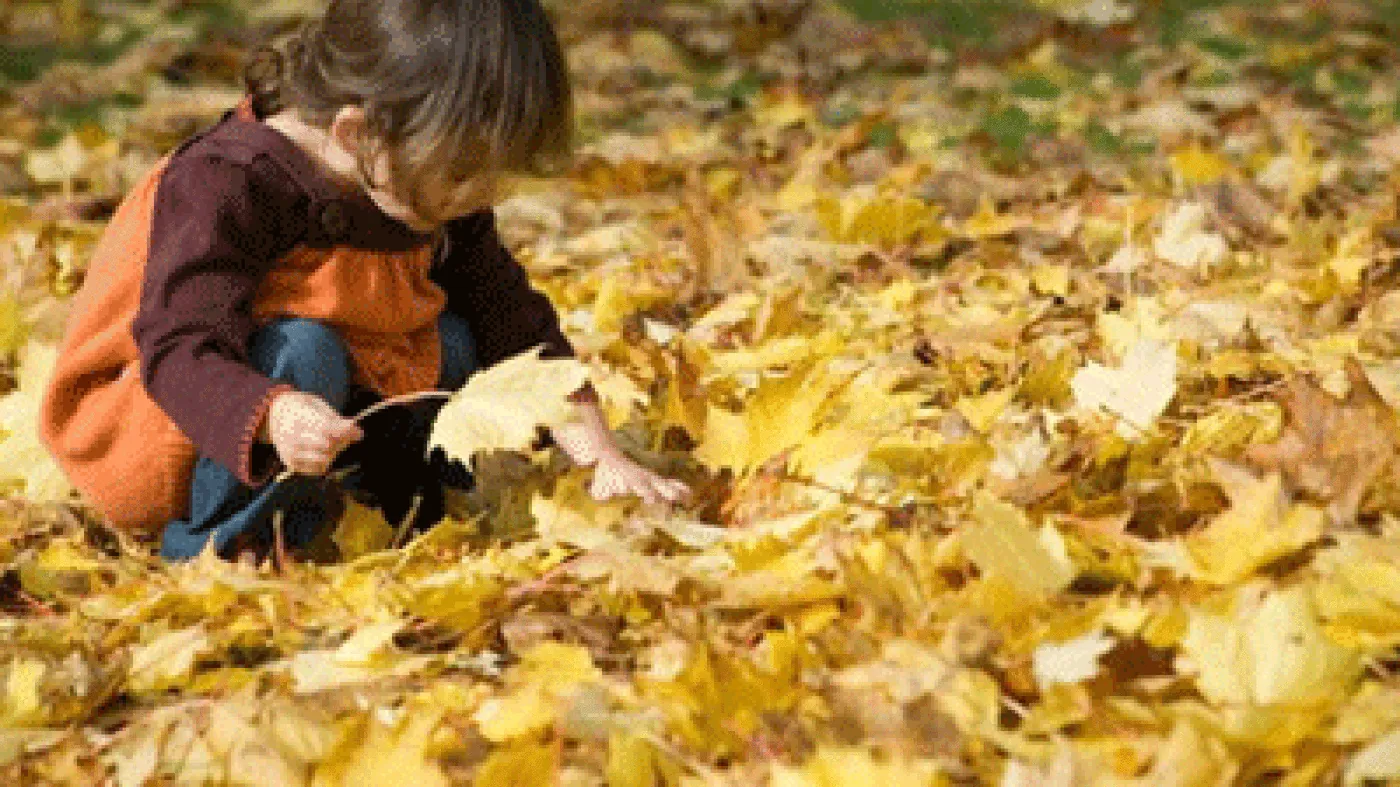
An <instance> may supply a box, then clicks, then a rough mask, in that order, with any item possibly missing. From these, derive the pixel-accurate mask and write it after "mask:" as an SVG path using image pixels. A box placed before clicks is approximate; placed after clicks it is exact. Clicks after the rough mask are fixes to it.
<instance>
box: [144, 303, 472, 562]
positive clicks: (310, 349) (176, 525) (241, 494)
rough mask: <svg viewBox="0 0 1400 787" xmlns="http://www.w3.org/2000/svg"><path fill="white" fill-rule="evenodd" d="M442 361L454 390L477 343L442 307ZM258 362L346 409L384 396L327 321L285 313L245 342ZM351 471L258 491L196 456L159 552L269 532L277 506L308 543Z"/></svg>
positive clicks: (288, 531)
mask: <svg viewBox="0 0 1400 787" xmlns="http://www.w3.org/2000/svg"><path fill="white" fill-rule="evenodd" d="M438 329H439V331H438V333H439V335H440V336H441V338H442V363H441V372H440V374H439V379H438V384H437V387H438V389H440V390H449V391H451V390H456V389H458V388H460V387H462V384H463V383H465V382H466V379H467V376H468V375H470V374H471V373H472V372H473V371H474V370H475V369H476V352H475V343H474V342H473V340H472V334H471V330H470V328H468V327H467V323H466V321H465V320H463V319H462V318H461V317H458V316H457V315H454V314H449V313H447V312H443V313H442V315H441V317H439V318H438ZM248 360H249V362H250V363H251V364H252V366H253V368H255V369H257V370H258V371H260V372H262V373H263V374H266V375H267V376H268V377H270V378H272V379H274V380H280V381H284V382H288V383H291V384H292V385H294V386H296V388H297V389H298V390H301V391H305V392H307V393H313V394H316V395H318V396H321V397H322V398H324V399H325V400H326V401H327V402H329V403H330V404H331V406H333V407H335V408H336V410H337V411H338V412H340V413H341V414H342V415H350V414H351V413H352V412H359V411H360V410H362V409H363V408H364V407H365V406H366V405H367V404H369V403H371V402H373V401H375V400H377V399H378V398H379V397H378V396H377V395H376V394H375V393H374V392H373V391H370V390H368V389H365V388H362V387H360V386H358V385H356V384H354V383H353V382H351V381H350V377H351V369H350V363H351V362H350V355H349V353H348V351H347V350H346V348H345V344H344V342H343V341H342V340H341V338H340V337H339V336H338V335H337V334H336V332H335V330H334V329H332V328H330V327H329V326H327V325H325V324H323V323H321V322H318V321H316V320H312V319H305V318H299V317H284V318H281V319H277V320H274V321H273V322H271V323H269V324H268V325H265V326H263V327H262V328H260V329H258V330H257V331H254V333H253V336H252V338H251V339H250V341H249V344H248ZM357 480H358V479H357V478H356V477H355V475H354V474H352V475H350V476H348V477H347V478H346V479H345V480H344V482H343V483H341V484H338V483H336V482H335V481H332V480H331V479H328V478H326V477H323V476H307V475H299V474H295V475H292V476H290V477H289V478H287V479H285V480H283V481H280V482H268V483H267V484H266V485H264V486H263V487H262V488H260V489H254V488H252V487H249V486H247V485H245V484H244V483H243V482H242V481H240V480H239V479H238V477H237V476H236V475H234V474H233V472H232V471H231V470H229V469H228V468H226V467H224V466H223V465H221V464H219V463H218V462H215V461H214V460H213V459H210V458H209V457H207V456H202V455H201V456H200V457H199V458H198V459H197V460H196V461H195V467H194V477H193V479H192V480H191V485H190V486H191V488H190V515H189V518H188V519H172V520H171V521H170V522H169V524H167V525H166V527H165V532H164V534H163V536H162V538H161V548H160V554H161V557H163V558H165V559H166V560H171V561H175V560H184V559H187V558H192V557H195V556H197V555H198V554H199V553H200V552H201V551H202V550H203V549H204V547H205V545H206V544H207V543H208V541H209V539H211V538H212V539H214V548H215V550H216V551H217V552H218V553H219V554H220V555H224V553H225V547H227V546H228V544H229V542H230V541H232V540H233V539H234V538H235V537H236V536H238V535H239V534H241V533H244V532H245V531H246V532H249V533H254V534H257V533H270V532H271V530H272V517H273V513H274V512H275V511H279V510H280V511H282V512H283V520H282V527H283V534H284V537H285V538H286V541H287V545H288V546H291V547H301V546H305V545H307V544H309V543H310V542H311V540H312V539H313V538H315V536H316V534H317V532H318V531H319V530H320V529H321V528H322V527H323V526H324V525H325V524H326V522H327V521H328V520H329V519H331V518H332V517H337V516H338V515H339V512H340V511H341V507H342V505H343V501H342V500H341V490H342V489H343V488H352V487H353V485H354V484H355V483H356V482H357Z"/></svg>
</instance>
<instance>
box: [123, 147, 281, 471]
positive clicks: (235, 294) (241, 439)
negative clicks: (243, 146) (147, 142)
mask: <svg viewBox="0 0 1400 787" xmlns="http://www.w3.org/2000/svg"><path fill="white" fill-rule="evenodd" d="M268 166H270V165H269V162H267V161H266V160H265V159H264V158H263V157H261V156H258V157H255V158H254V159H252V160H251V161H250V162H247V163H245V162H242V161H234V160H231V159H225V158H220V157H217V156H212V155H195V154H187V155H179V156H175V157H173V158H172V159H171V160H170V162H169V164H168V165H167V167H166V170H165V171H164V173H163V174H162V176H161V181H160V184H159V186H158V187H157V191H156V196H155V206H154V208H153V211H154V212H153V215H152V218H151V235H150V252H149V256H148V258H147V262H146V268H145V273H144V278H143V280H142V285H141V303H140V306H139V308H138V310H137V313H136V317H135V319H134V320H133V321H132V325H131V332H132V337H133V338H134V339H135V340H136V344H137V348H138V350H139V352H140V357H141V381H142V383H143V384H144V385H145V387H146V390H147V392H148V393H149V394H150V396H151V398H152V399H153V400H154V401H155V402H156V404H157V405H159V406H160V408H161V409H162V410H164V411H165V413H166V414H167V415H169V416H170V419H171V420H172V421H174V422H175V424H176V425H177V426H179V427H180V429H181V430H182V431H183V432H184V433H185V434H186V435H187V436H188V437H189V438H190V440H191V441H192V442H193V443H194V445H195V446H196V448H197V449H198V450H199V452H200V453H201V454H202V455H204V456H208V457H210V458H212V459H213V460H215V461H216V462H218V463H219V464H221V465H223V466H225V467H227V468H228V469H229V470H230V471H232V472H233V473H234V474H236V475H237V476H238V478H239V480H241V481H242V482H243V483H245V484H247V485H249V486H259V485H261V484H262V483H264V482H266V481H267V479H268V478H269V477H270V476H271V474H272V472H273V470H274V469H275V465H274V460H275V458H276V456H275V454H274V453H273V451H272V448H271V446H267V445H265V444H257V446H256V450H255V447H254V446H255V444H254V440H253V438H254V435H255V432H256V430H257V427H258V424H259V423H260V422H261V420H262V418H263V416H264V414H265V412H266V410H267V407H268V406H269V405H270V404H271V401H272V397H273V396H274V395H275V394H277V393H279V392H280V391H283V390H294V388H293V386H291V385H289V384H287V383H282V382H279V381H275V380H272V379H270V378H268V377H267V376H265V375H263V374H262V373H261V372H258V371H257V370H256V369H254V368H253V367H252V366H251V365H250V363H249V361H248V339H249V337H250V336H251V335H252V332H253V330H254V324H253V320H252V316H251V311H250V307H251V302H252V297H253V293H254V290H255V288H256V287H257V284H258V281H259V280H260V278H261V277H262V276H263V274H264V273H265V272H266V271H267V270H268V269H269V268H270V267H271V266H272V264H273V263H274V262H275V261H276V259H277V258H278V257H279V256H281V254H282V253H283V252H284V251H285V250H286V249H288V248H290V246H291V244H292V242H293V240H294V231H295V228H294V227H293V226H292V223H293V221H294V218H293V217H295V216H298V215H300V213H299V212H298V211H296V210H294V209H293V206H292V205H291V204H289V203H290V202H291V200H292V197H291V196H289V194H287V193H282V192H279V191H278V190H277V189H275V188H273V187H272V186H270V185H269V184H271V183H273V182H274V179H273V178H272V177H270V175H269V173H270V170H268V169H266V167H268Z"/></svg>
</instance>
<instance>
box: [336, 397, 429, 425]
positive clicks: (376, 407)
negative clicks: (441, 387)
mask: <svg viewBox="0 0 1400 787" xmlns="http://www.w3.org/2000/svg"><path fill="white" fill-rule="evenodd" d="M452 393H453V392H452V391H419V392H417V393H410V394H403V395H401V396H391V397H389V398H388V399H384V400H382V401H379V402H375V403H374V404H372V405H370V406H369V407H366V408H365V409H363V410H361V411H360V412H358V413H356V414H355V416H354V417H352V418H351V419H350V420H352V421H355V422H356V423H358V422H359V421H360V419H361V418H365V417H366V416H370V415H373V414H374V413H377V412H379V411H380V410H383V409H384V408H386V407H392V406H393V405H396V404H407V403H409V402H416V401H419V400H421V399H447V398H449V397H451V396H452Z"/></svg>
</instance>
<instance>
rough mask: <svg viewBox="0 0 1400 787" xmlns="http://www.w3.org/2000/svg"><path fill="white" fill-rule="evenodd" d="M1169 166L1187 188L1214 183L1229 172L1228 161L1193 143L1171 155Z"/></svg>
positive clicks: (1199, 144)
mask: <svg viewBox="0 0 1400 787" xmlns="http://www.w3.org/2000/svg"><path fill="white" fill-rule="evenodd" d="M1171 164H1172V171H1173V172H1175V173H1176V175H1177V177H1179V178H1181V180H1182V182H1183V183H1185V184H1186V185H1188V186H1197V185H1201V184H1204V183H1214V182H1215V181H1217V180H1220V179H1221V178H1223V177H1225V175H1226V174H1228V173H1229V171H1230V162H1229V161H1227V160H1226V159H1225V158H1224V157H1223V156H1221V155H1220V154H1219V153H1215V152H1212V151H1209V150H1206V149H1205V148H1203V147H1201V143H1199V142H1194V141H1193V142H1192V143H1191V144H1189V145H1187V146H1185V147H1183V148H1181V149H1180V150H1177V151H1176V152H1175V153H1172V155H1171Z"/></svg>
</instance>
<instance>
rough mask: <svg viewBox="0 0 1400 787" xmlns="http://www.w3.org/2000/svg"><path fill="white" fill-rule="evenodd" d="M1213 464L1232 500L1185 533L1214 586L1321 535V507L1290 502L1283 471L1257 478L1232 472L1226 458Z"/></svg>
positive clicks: (1202, 575) (1197, 568) (1197, 566)
mask: <svg viewBox="0 0 1400 787" xmlns="http://www.w3.org/2000/svg"><path fill="white" fill-rule="evenodd" d="M1212 467H1213V468H1215V471H1216V476H1217V478H1218V479H1219V480H1220V482H1221V484H1222V486H1224V487H1225V490H1226V494H1227V495H1229V497H1230V501H1231V503H1230V508H1229V509H1228V510H1226V511H1225V512H1224V513H1223V514H1221V515H1220V516H1218V517H1216V518H1215V519H1214V520H1212V521H1211V523H1210V524H1209V525H1207V526H1206V527H1204V528H1202V529H1201V530H1199V531H1197V532H1195V533H1192V534H1191V535H1189V536H1187V537H1186V550H1187V552H1188V553H1189V554H1190V555H1191V558H1192V560H1193V562H1194V571H1193V574H1194V575H1195V576H1196V577H1197V578H1199V579H1202V580H1204V581H1206V582H1209V583H1211V584H1214V585H1229V584H1233V583H1235V582H1239V581H1240V580H1242V579H1244V578H1245V577H1247V576H1249V575H1250V574H1252V573H1253V572H1254V571H1255V570H1256V569H1258V568H1259V567H1261V566H1263V565H1265V564H1266V563H1269V562H1271V561H1273V560H1277V559H1278V558H1280V557H1283V556H1285V555H1288V554H1291V553H1293V552H1296V551H1297V550H1299V549H1302V548H1303V547H1304V546H1307V545H1308V544H1309V543H1311V542H1313V541H1315V540H1317V539H1318V538H1320V537H1321V536H1322V529H1323V524H1324V520H1325V516H1324V515H1323V512H1322V510H1321V509H1319V508H1316V507H1314V506H1309V505H1303V504H1298V505H1294V506H1291V507H1290V506H1288V505H1287V504H1286V503H1285V501H1284V497H1283V481H1282V477H1281V476H1280V475H1279V473H1277V472H1273V473H1270V474H1269V475H1268V476H1267V477H1265V478H1262V479H1255V478H1253V477H1251V476H1249V475H1248V474H1247V473H1243V471H1240V472H1230V471H1229V470H1227V469H1226V467H1227V466H1226V465H1225V463H1223V462H1219V461H1213V462H1212Z"/></svg>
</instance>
